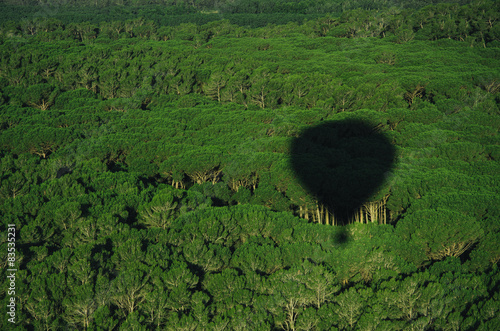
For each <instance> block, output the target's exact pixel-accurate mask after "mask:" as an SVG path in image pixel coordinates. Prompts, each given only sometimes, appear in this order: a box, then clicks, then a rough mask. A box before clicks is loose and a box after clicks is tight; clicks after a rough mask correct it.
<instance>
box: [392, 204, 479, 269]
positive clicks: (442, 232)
mask: <svg viewBox="0 0 500 331" xmlns="http://www.w3.org/2000/svg"><path fill="white" fill-rule="evenodd" d="M397 233H399V234H401V235H402V237H403V238H405V239H406V240H409V241H410V242H411V243H414V244H415V245H417V246H418V247H419V248H420V249H422V250H423V251H424V252H425V253H426V255H427V258H428V259H431V260H441V259H443V258H444V257H447V256H454V257H458V256H460V255H462V254H463V253H464V252H466V251H467V250H469V249H470V248H471V246H472V245H473V244H474V243H475V242H477V241H478V240H479V239H480V238H481V237H482V236H483V231H482V229H481V227H480V225H479V223H478V222H477V221H475V220H474V219H473V218H471V217H469V216H465V215H463V214H461V213H458V212H454V211H451V210H446V209H441V208H438V209H437V210H419V211H416V212H415V213H413V214H411V215H409V216H407V217H405V219H404V220H403V221H401V223H400V224H398V226H397Z"/></svg>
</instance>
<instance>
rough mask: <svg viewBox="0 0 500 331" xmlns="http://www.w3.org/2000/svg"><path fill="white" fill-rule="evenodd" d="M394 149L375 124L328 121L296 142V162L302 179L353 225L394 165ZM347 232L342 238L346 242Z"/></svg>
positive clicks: (339, 219) (338, 216) (338, 219)
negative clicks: (359, 212) (355, 215)
mask: <svg viewBox="0 0 500 331" xmlns="http://www.w3.org/2000/svg"><path fill="white" fill-rule="evenodd" d="M394 158H395V148H394V146H393V145H392V144H391V143H390V141H389V140H388V138H387V137H386V136H385V135H384V134H383V133H380V132H378V130H377V129H376V128H375V127H374V126H373V125H371V124H369V123H367V122H364V121H361V120H356V119H349V120H341V121H329V122H324V123H321V124H319V125H316V126H314V127H309V128H306V129H305V130H303V131H302V132H301V134H300V136H299V137H298V138H296V139H294V141H293V142H292V147H291V164H292V168H293V169H294V171H295V173H296V175H297V177H298V179H299V181H300V184H301V185H302V187H303V188H304V189H306V190H307V192H308V193H309V194H311V195H312V196H313V197H314V198H315V199H316V200H317V201H318V202H319V203H320V204H322V205H323V206H324V207H326V209H327V210H328V211H329V212H330V213H331V215H332V216H333V217H334V218H335V221H336V224H338V225H345V224H348V223H349V222H350V221H351V220H352V219H353V216H354V213H356V212H357V211H358V210H359V208H360V207H361V206H363V204H365V203H366V202H367V201H368V199H369V198H370V197H372V196H373V195H374V194H376V193H377V192H378V190H379V188H380V187H381V185H382V184H383V182H384V180H385V178H386V176H387V174H388V173H389V172H390V171H391V170H392V168H393V164H394ZM344 237H345V236H343V238H342V240H341V241H346V240H347V238H344Z"/></svg>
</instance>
